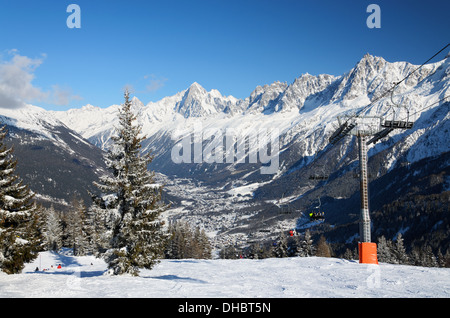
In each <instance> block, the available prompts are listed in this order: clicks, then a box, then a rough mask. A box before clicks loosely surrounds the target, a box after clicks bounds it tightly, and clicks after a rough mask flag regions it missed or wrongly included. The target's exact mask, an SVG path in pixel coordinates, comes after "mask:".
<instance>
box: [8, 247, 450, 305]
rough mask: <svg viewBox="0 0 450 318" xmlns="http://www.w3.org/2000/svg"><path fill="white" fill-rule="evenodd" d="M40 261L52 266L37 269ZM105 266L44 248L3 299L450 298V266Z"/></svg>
mask: <svg viewBox="0 0 450 318" xmlns="http://www.w3.org/2000/svg"><path fill="white" fill-rule="evenodd" d="M58 264H61V265H62V268H61V269H57V268H56V266H57V265H58ZM51 265H53V269H51ZM36 266H42V268H50V270H48V271H39V272H35V271H34V270H35V268H36ZM105 270H106V264H105V263H104V262H103V261H102V260H101V259H97V258H95V257H93V256H81V257H74V256H72V255H71V253H70V251H69V250H64V251H63V252H61V253H60V254H58V253H55V252H42V253H40V254H39V257H38V258H37V259H36V260H35V261H34V262H33V263H30V264H27V265H26V267H25V269H24V271H23V273H21V274H16V275H7V274H5V273H3V272H0V297H2V298H7V297H20V298H22V297H43V298H46V297H54V298H59V297H65V298H71V297H87V298H109V297H121V298H127V297H139V298H142V297H159V298H173V297H176V298H184V297H189V298H255V297H264V298H304V297H339V298H340V297H346V298H347V297H350V298H356V297H357V298H363V297H369V298H382V297H387V298H397V297H402V298H404V297H410V298H425V297H432V298H447V297H450V269H448V268H426V267H415V266H404V265H392V264H383V263H382V264H380V265H368V264H359V263H358V262H356V261H348V260H343V259H337V258H320V257H305V258H304V257H293V258H269V259H263V260H250V259H239V260H221V259H215V260H192V259H185V260H162V261H161V263H160V264H158V265H157V266H156V267H155V268H154V269H153V270H142V271H141V273H140V276H139V277H131V276H107V275H104V272H105Z"/></svg>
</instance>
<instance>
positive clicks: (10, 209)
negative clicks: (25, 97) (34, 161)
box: [0, 126, 39, 274]
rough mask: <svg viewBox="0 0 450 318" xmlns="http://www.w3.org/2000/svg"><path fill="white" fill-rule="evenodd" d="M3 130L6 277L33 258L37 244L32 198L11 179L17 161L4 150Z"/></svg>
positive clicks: (0, 211)
mask: <svg viewBox="0 0 450 318" xmlns="http://www.w3.org/2000/svg"><path fill="white" fill-rule="evenodd" d="M6 134H7V131H6V126H3V127H1V128H0V269H1V270H3V271H4V272H6V273H8V274H15V273H19V272H21V271H22V269H23V267H24V263H26V262H29V261H31V260H33V259H34V258H36V256H37V254H36V253H35V252H36V248H37V246H38V244H39V243H38V242H39V240H38V239H37V237H36V233H37V231H36V230H35V229H33V228H31V227H32V226H33V225H36V224H37V223H38V222H37V220H36V219H35V217H36V215H35V212H36V204H35V203H34V202H33V201H32V199H33V196H34V194H33V193H32V192H31V191H30V190H29V188H28V186H26V185H24V184H23V182H22V180H20V178H19V177H18V176H17V175H15V169H16V165H17V161H16V160H14V159H13V157H12V152H13V149H12V148H8V147H6V145H4V143H3V141H4V138H5V137H6Z"/></svg>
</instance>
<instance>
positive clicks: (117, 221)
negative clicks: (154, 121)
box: [93, 91, 166, 275]
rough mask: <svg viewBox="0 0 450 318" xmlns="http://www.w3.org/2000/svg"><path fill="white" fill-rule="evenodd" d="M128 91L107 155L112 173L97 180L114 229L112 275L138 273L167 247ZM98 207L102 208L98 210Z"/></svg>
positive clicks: (109, 254) (100, 202)
mask: <svg viewBox="0 0 450 318" xmlns="http://www.w3.org/2000/svg"><path fill="white" fill-rule="evenodd" d="M131 106H132V104H131V101H130V99H129V93H128V91H126V92H125V102H124V104H123V105H122V106H121V107H120V109H119V127H118V128H117V135H116V136H114V137H112V140H113V142H114V143H113V145H112V148H111V150H110V151H109V152H108V154H107V157H106V164H107V167H108V168H109V170H110V171H111V173H112V176H110V175H105V176H103V177H101V178H100V182H99V183H97V182H96V183H95V185H96V186H97V187H98V188H99V189H100V190H101V191H102V192H103V194H102V195H100V196H94V198H93V199H94V200H93V201H94V204H95V205H97V208H98V209H99V210H102V212H101V213H102V214H103V215H104V216H106V218H107V219H106V222H107V225H108V228H109V230H110V240H109V246H108V247H107V250H106V252H105V253H104V257H105V260H106V262H107V263H108V268H109V270H110V271H109V272H110V273H111V274H114V275H119V274H125V273H128V274H131V275H138V273H139V268H147V269H151V268H152V267H153V266H154V265H155V264H156V263H158V262H159V258H161V256H162V254H163V252H164V243H165V240H166V235H165V233H163V231H162V226H163V222H162V221H160V220H159V216H160V214H161V213H162V212H163V211H164V210H165V209H166V207H165V206H163V205H161V203H160V200H161V189H160V187H156V186H155V183H154V181H153V177H154V176H153V173H151V172H149V171H148V170H147V166H148V164H149V163H150V162H151V161H152V156H151V155H150V154H147V155H141V153H140V150H141V143H142V142H143V141H144V140H145V137H141V136H140V133H141V129H140V127H138V126H136V125H135V124H134V122H135V120H136V116H135V115H134V114H133V112H132V110H131ZM97 211H98V210H97Z"/></svg>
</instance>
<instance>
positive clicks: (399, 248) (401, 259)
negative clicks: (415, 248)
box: [394, 233, 409, 264]
mask: <svg viewBox="0 0 450 318" xmlns="http://www.w3.org/2000/svg"><path fill="white" fill-rule="evenodd" d="M394 254H395V257H396V260H397V263H398V264H408V262H409V259H408V254H407V253H406V249H405V246H404V244H403V236H402V233H398V235H397V241H396V243H395V246H394Z"/></svg>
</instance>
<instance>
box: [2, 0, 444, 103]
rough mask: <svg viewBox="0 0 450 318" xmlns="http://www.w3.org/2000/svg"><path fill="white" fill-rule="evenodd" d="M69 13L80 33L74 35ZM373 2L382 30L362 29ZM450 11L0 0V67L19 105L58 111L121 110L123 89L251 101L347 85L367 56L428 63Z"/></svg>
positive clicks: (315, 4) (144, 94)
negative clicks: (279, 89) (294, 86)
mask: <svg viewBox="0 0 450 318" xmlns="http://www.w3.org/2000/svg"><path fill="white" fill-rule="evenodd" d="M71 3H75V4H78V5H79V6H80V8H81V28H80V29H70V28H68V27H67V25H66V20H67V18H68V17H69V15H70V13H67V12H66V9H67V6H68V5H69V4H71ZM371 3H375V4H378V5H379V6H380V9H381V28H380V29H370V28H368V27H367V25H366V19H367V17H368V16H369V15H370V13H367V12H366V9H367V6H368V5H369V4H371ZM449 12H450V1H447V0H439V1H436V0H427V1H413V0H395V1H393V0H389V1H384V0H383V1H379V0H370V1H364V0H358V1H356V0H351V1H350V0H340V1H336V0H330V1H318V0H316V1H302V0H258V1H254V0H239V1H234V0H227V1H222V0H189V1H187V0H172V1H167V0H165V1H143V0H142V1H136V0H128V1H123V0H120V1H119V0H109V1H103V0H89V1H85V0H69V1H63V0H58V1H55V0H40V1H35V0H29V1H23V0H15V1H9V0H8V1H7V0H0V63H1V64H0V65H3V66H4V65H14V66H17V67H18V68H19V69H15V71H14V72H9V73H8V72H6V71H3V73H2V72H1V69H0V76H2V74H3V75H4V76H7V75H5V74H8V76H9V75H10V74H11V73H14V74H15V73H18V74H21V76H18V79H17V81H25V82H26V83H25V84H23V85H22V84H21V85H22V86H20V87H26V89H22V90H20V92H24V91H26V92H29V93H26V94H25V93H23V94H22V93H19V94H22V96H20V98H22V99H23V100H24V101H26V102H31V103H33V104H35V105H37V106H41V107H44V108H46V109H56V110H66V109H69V108H78V107H81V106H83V105H86V104H93V105H96V106H100V107H107V106H110V105H112V104H117V103H121V102H122V100H123V94H122V93H123V89H124V87H125V86H126V85H128V86H129V87H132V89H133V91H134V95H135V96H137V97H138V98H139V99H140V100H141V101H142V102H144V103H148V102H150V101H157V100H159V99H161V98H162V97H164V96H170V95H173V94H175V93H177V92H179V91H182V90H184V89H186V88H187V87H189V85H190V84H191V83H193V82H198V83H199V84H201V85H202V86H203V87H205V88H206V89H207V90H210V89H213V88H214V89H217V90H219V91H220V92H221V93H222V94H223V95H233V96H235V97H238V98H245V97H248V96H249V95H250V93H251V92H252V91H253V89H255V87H256V86H258V85H264V84H270V83H272V82H274V81H282V82H287V83H292V82H293V81H294V80H295V78H297V77H299V76H300V75H301V74H304V73H310V74H313V75H316V74H321V73H327V74H332V75H341V74H343V73H345V72H347V71H349V70H350V69H351V68H352V67H353V66H354V65H355V64H356V63H357V62H358V61H359V60H360V59H361V58H362V57H363V55H364V54H365V53H367V52H368V53H370V54H372V55H377V56H382V57H384V58H385V59H386V60H388V61H390V62H394V61H408V62H411V63H415V64H421V63H422V62H424V61H425V60H426V59H427V58H428V57H430V56H431V55H433V54H434V53H435V52H436V51H437V50H439V49H440V48H442V47H443V46H445V45H446V44H447V43H449V42H450V19H449V17H448V13H449ZM444 56H445V54H443V55H442V56H440V58H443V57H444ZM10 69H11V68H10ZM15 79H16V78H14V80H11V81H10V82H15ZM4 89H5V88H4ZM13 91H14V89H12V88H11V92H13ZM17 91H19V90H18V89H17ZM1 93H2V91H1V78H0V94H1ZM0 102H1V96H0Z"/></svg>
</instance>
